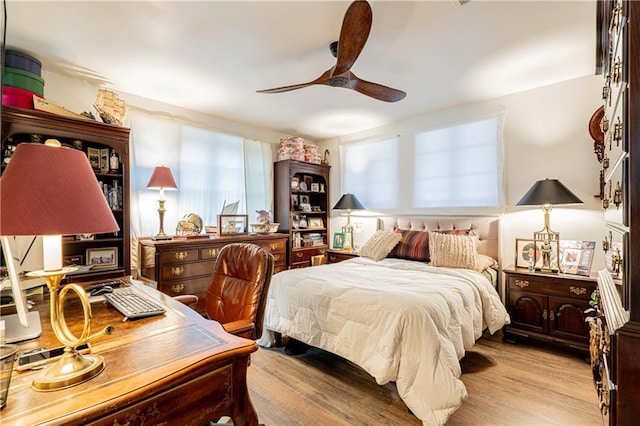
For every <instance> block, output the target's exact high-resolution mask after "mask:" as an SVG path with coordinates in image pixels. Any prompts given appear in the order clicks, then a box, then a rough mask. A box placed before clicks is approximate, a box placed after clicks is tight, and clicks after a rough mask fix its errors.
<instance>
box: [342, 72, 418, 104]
mask: <svg viewBox="0 0 640 426" xmlns="http://www.w3.org/2000/svg"><path fill="white" fill-rule="evenodd" d="M349 74H350V77H351V88H352V89H353V90H355V91H356V92H360V93H362V94H363V95H367V96H371V97H372V98H375V99H378V100H381V101H385V102H398V101H401V100H402V99H404V98H405V96H407V94H406V93H405V92H403V91H402V90H398V89H393V88H391V87H387V86H383V85H382V84H378V83H372V82H370V81H366V80H362V79H360V78H358V77H356V75H355V74H354V73H352V72H350V73H349Z"/></svg>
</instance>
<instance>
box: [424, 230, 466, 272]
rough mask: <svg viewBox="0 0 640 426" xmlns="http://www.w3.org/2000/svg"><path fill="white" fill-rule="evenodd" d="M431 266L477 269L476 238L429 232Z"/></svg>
mask: <svg viewBox="0 0 640 426" xmlns="http://www.w3.org/2000/svg"><path fill="white" fill-rule="evenodd" d="M429 240H430V243H429V255H430V257H431V266H447V267H450V268H465V269H474V270H477V269H478V254H477V249H476V244H477V241H478V237H475V236H467V235H454V234H443V233H441V232H429Z"/></svg>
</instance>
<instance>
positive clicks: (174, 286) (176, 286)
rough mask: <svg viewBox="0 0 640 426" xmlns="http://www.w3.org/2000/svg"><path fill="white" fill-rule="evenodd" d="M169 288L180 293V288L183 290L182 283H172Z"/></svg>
mask: <svg viewBox="0 0 640 426" xmlns="http://www.w3.org/2000/svg"><path fill="white" fill-rule="evenodd" d="M171 290H173V292H174V293H182V290H184V284H174V285H172V286H171Z"/></svg>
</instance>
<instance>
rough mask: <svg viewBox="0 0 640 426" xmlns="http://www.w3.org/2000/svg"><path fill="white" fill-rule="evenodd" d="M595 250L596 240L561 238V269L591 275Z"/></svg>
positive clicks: (565, 271) (569, 272) (570, 272)
mask: <svg viewBox="0 0 640 426" xmlns="http://www.w3.org/2000/svg"><path fill="white" fill-rule="evenodd" d="M595 250H596V242H595V241H576V240H560V270H561V271H562V272H564V273H565V274H574V275H583V276H589V274H591V264H592V262H593V255H594V253H595Z"/></svg>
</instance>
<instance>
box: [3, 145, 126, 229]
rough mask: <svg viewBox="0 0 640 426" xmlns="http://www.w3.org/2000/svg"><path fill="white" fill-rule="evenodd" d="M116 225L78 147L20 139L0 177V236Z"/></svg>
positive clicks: (89, 167)
mask: <svg viewBox="0 0 640 426" xmlns="http://www.w3.org/2000/svg"><path fill="white" fill-rule="evenodd" d="M119 229H120V227H119V226H118V223H117V222H116V220H115V218H114V217H113V213H112V212H111V209H110V208H109V205H108V204H107V200H106V198H105V196H104V193H103V192H102V189H101V188H100V185H99V184H98V181H97V179H96V176H95V174H94V173H93V170H92V169H91V165H90V164H89V160H88V159H87V157H86V155H85V154H84V153H83V152H82V151H78V150H76V149H71V148H65V147H60V146H50V145H42V144H33V143H21V144H19V145H18V147H17V148H16V150H15V153H14V154H13V156H12V157H11V162H10V163H9V165H8V166H7V168H6V169H5V171H4V173H3V174H2V177H1V178H0V235H4V236H11V235H67V234H74V235H75V234H101V233H107V232H116V231H118V230H119Z"/></svg>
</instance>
